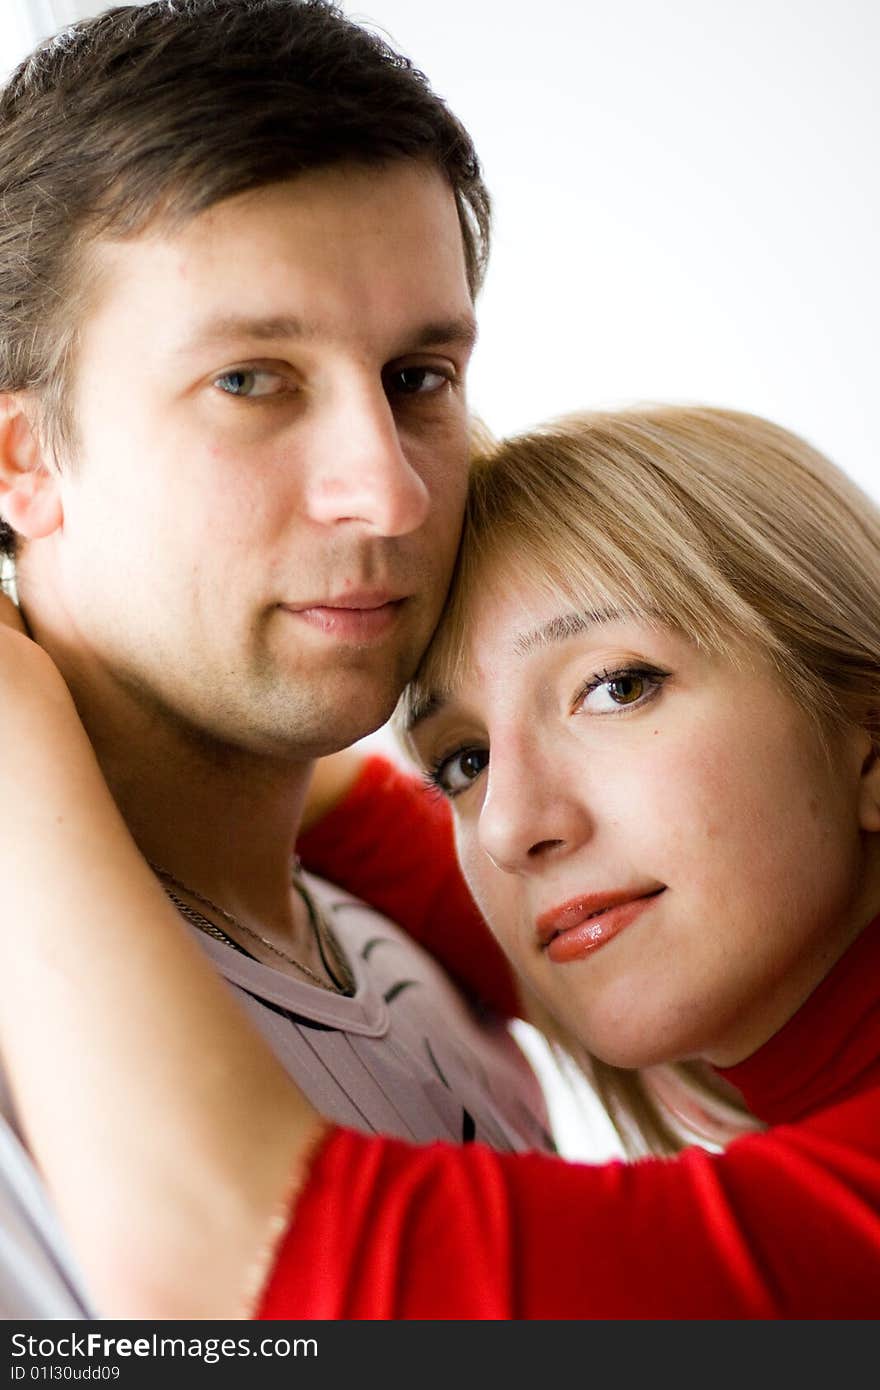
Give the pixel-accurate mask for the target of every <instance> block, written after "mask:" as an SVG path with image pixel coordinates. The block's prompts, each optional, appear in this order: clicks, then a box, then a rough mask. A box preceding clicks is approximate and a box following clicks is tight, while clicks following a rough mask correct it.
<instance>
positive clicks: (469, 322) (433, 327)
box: [410, 314, 477, 352]
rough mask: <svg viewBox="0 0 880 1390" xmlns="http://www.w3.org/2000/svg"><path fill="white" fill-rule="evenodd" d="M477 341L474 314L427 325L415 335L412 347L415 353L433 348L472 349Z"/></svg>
mask: <svg viewBox="0 0 880 1390" xmlns="http://www.w3.org/2000/svg"><path fill="white" fill-rule="evenodd" d="M476 341H477V322H476V319H475V318H474V317H473V315H472V314H462V315H461V316H460V317H459V318H454V319H444V320H442V321H440V322H438V323H426V324H425V325H424V327H423V328H420V329H419V330H418V331H417V332H416V333H415V334H414V335H413V339H412V343H411V345H410V346H411V350H412V351H414V352H418V351H419V349H421V348H432V347H447V346H449V347H463V348H472V347H473V345H474V343H475V342H476Z"/></svg>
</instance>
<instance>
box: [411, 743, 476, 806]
mask: <svg viewBox="0 0 880 1390" xmlns="http://www.w3.org/2000/svg"><path fill="white" fill-rule="evenodd" d="M488 763H489V750H488V748H477V747H463V748H454V749H453V750H452V751H451V752H449V753H441V754H439V755H438V756H437V757H435V758H433V759H432V761H431V763H430V765H429V766H428V768H427V769H426V771H425V774H424V777H425V781H426V782H427V784H428V786H429V787H430V788H431V789H432V790H433V791H438V792H441V793H442V795H443V796H448V797H450V798H453V797H456V796H459V795H460V793H461V792H464V791H467V789H468V787H471V786H473V784H474V782H476V780H477V778H478V777H479V776H480V774H481V772H483V770H484V768H486V767H487V766H488Z"/></svg>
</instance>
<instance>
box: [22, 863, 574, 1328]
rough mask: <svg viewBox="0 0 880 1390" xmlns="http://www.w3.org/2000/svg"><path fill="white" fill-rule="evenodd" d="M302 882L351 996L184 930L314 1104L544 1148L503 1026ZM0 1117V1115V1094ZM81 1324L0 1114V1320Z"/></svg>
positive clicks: (398, 945) (378, 929)
mask: <svg viewBox="0 0 880 1390" xmlns="http://www.w3.org/2000/svg"><path fill="white" fill-rule="evenodd" d="M308 884H309V887H310V889H311V891H312V893H313V895H314V897H315V898H316V900H317V901H318V903H319V904H320V906H321V908H322V910H323V912H324V913H325V915H326V917H327V920H328V921H329V922H330V923H331V925H332V929H333V931H334V934H335V936H336V939H337V941H338V942H339V945H340V947H341V949H342V951H343V953H344V954H345V956H346V958H347V961H348V964H349V967H350V969H351V972H352V975H353V976H354V980H355V984H356V989H355V993H354V995H353V996H352V997H346V996H343V995H337V994H331V993H330V992H329V991H327V990H323V989H319V988H318V987H317V986H314V985H309V984H307V983H305V982H304V981H303V982H300V981H299V980H294V979H291V978H290V977H289V976H287V975H282V974H281V973H279V972H278V971H277V970H273V969H272V968H271V967H270V966H266V965H262V964H260V963H259V962H258V961H253V960H250V959H249V958H248V957H247V956H243V955H241V954H240V953H239V952H237V951H235V950H233V949H232V948H231V947H229V946H226V945H224V944H223V943H222V942H218V941H214V940H213V939H212V938H211V937H208V936H206V935H204V934H203V933H201V932H199V931H198V929H197V928H196V927H193V926H189V928H188V929H189V930H190V931H191V932H192V933H193V935H194V936H195V938H196V939H197V940H198V941H199V942H200V944H201V945H202V947H203V948H204V950H205V952H206V953H207V955H208V956H209V957H210V959H211V960H212V961H213V962H214V964H215V965H216V967H217V969H218V970H219V971H220V973H221V974H222V975H224V976H225V978H226V979H227V980H228V981H229V983H230V985H231V987H232V989H233V991H234V993H235V994H236V996H237V997H238V999H239V1000H240V1002H241V1004H242V1006H243V1007H244V1009H245V1010H246V1012H247V1013H248V1014H249V1016H250V1017H251V1019H252V1020H253V1021H254V1023H255V1024H256V1026H257V1027H258V1028H259V1029H260V1031H261V1033H263V1035H264V1036H265V1037H266V1039H267V1041H268V1042H269V1044H270V1046H271V1047H272V1049H273V1051H274V1052H275V1053H276V1054H277V1056H278V1058H279V1059H280V1061H281V1062H282V1064H283V1065H284V1067H285V1068H286V1069H287V1071H288V1072H289V1074H290V1075H291V1076H292V1077H293V1078H294V1079H295V1080H296V1082H297V1083H298V1085H299V1086H300V1087H301V1088H302V1090H303V1091H304V1092H305V1094H306V1095H307V1096H308V1097H309V1099H310V1100H311V1101H312V1103H313V1104H314V1105H315V1107H316V1108H317V1109H318V1110H320V1111H321V1113H322V1114H324V1115H326V1116H327V1117H328V1118H329V1119H331V1120H334V1121H336V1122H337V1123H339V1124H342V1125H346V1126H348V1127H351V1128H353V1129H357V1130H360V1131H362V1132H366V1133H381V1134H390V1135H395V1136H397V1137H399V1138H403V1139H410V1140H412V1141H414V1142H417V1143H427V1142H430V1141H431V1140H436V1139H446V1140H451V1141H453V1142H457V1143H458V1142H465V1143H467V1142H470V1141H472V1140H475V1141H478V1142H482V1143H486V1144H489V1145H490V1146H491V1147H492V1148H495V1149H499V1150H506V1151H516V1150H524V1149H544V1150H546V1149H550V1148H552V1139H551V1137H550V1134H549V1122H548V1118H547V1111H546V1107H545V1104H544V1099H543V1095H542V1093H541V1089H540V1086H539V1084H538V1081H537V1079H536V1077H535V1075H534V1073H533V1071H532V1070H531V1067H530V1066H529V1064H528V1062H527V1060H526V1058H525V1056H524V1055H523V1053H522V1052H521V1050H520V1048H519V1047H518V1046H517V1044H516V1043H515V1042H514V1040H513V1038H512V1037H511V1035H510V1033H509V1031H508V1030H507V1027H506V1026H505V1025H504V1024H503V1023H500V1022H498V1021H497V1020H489V1019H479V1018H478V1017H477V1015H476V1014H475V1012H474V1011H473V1009H472V1008H471V1007H470V1005H469V1004H468V1003H467V1001H466V1000H465V999H464V998H463V996H462V995H461V993H460V992H459V991H458V990H457V989H456V988H455V987H454V986H453V985H452V983H451V982H450V980H449V977H448V976H447V975H446V974H445V972H444V971H443V970H442V969H441V968H440V967H439V966H438V965H437V964H436V962H435V961H434V960H433V959H432V958H431V957H430V956H428V955H427V954H426V952H424V951H423V950H422V949H421V948H420V947H418V946H416V945H415V944H414V943H413V942H412V941H410V940H409V938H408V937H407V936H406V935H405V934H404V933H403V932H402V931H400V929H399V928H397V927H395V926H394V925H393V924H392V923H391V922H389V921H388V919H387V918H385V917H382V916H381V915H380V914H379V913H377V912H374V911H373V909H372V908H369V907H366V906H365V905H364V904H363V903H361V902H359V901H358V900H357V899H355V898H353V897H351V896H350V895H349V894H347V893H345V892H344V891H343V890H341V889H338V888H335V887H333V886H332V885H330V884H327V883H324V882H322V881H321V880H320V879H316V878H313V877H311V876H310V877H309V878H308ZM4 1099H5V1104H4ZM0 1108H2V1109H3V1113H5V1115H6V1116H7V1119H10V1118H11V1110H10V1107H9V1104H8V1097H5V1098H4V1095H3V1090H2V1086H0ZM186 1161H187V1155H186V1153H185V1152H184V1153H182V1154H181V1162H182V1163H186ZM92 1316H94V1315H93V1314H92V1313H90V1312H89V1307H88V1299H87V1297H86V1295H85V1293H84V1292H83V1285H82V1281H81V1278H80V1276H79V1274H78V1272H77V1269H76V1263H75V1261H74V1260H73V1258H72V1256H71V1254H70V1252H69V1250H68V1248H67V1245H66V1242H65V1240H64V1237H63V1235H62V1233H61V1231H60V1229H59V1227H58V1224H57V1222H56V1220H55V1217H54V1214H53V1212H52V1210H51V1207H50V1205H49V1203H48V1202H47V1200H46V1197H45V1194H44V1191H43V1187H42V1183H41V1181H40V1179H39V1177H38V1175H37V1173H36V1171H35V1169H34V1167H33V1164H32V1163H31V1161H30V1159H29V1157H28V1155H27V1154H26V1152H25V1151H24V1148H23V1146H22V1145H21V1143H20V1141H19V1139H18V1137H17V1135H16V1133H15V1132H14V1130H13V1128H12V1127H11V1126H10V1124H8V1123H6V1122H5V1121H3V1119H2V1118H0V1317H3V1318H4V1319H7V1320H8V1319H22V1320H25V1319H37V1318H89V1317H92Z"/></svg>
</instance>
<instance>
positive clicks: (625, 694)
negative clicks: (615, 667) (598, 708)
mask: <svg viewBox="0 0 880 1390" xmlns="http://www.w3.org/2000/svg"><path fill="white" fill-rule="evenodd" d="M608 693H609V695H610V696H611V698H612V700H613V701H614V703H615V704H616V705H632V704H634V703H635V701H636V700H640V699H641V698H642V696H643V695H644V693H645V678H644V676H639V675H636V674H633V675H629V676H615V677H614V679H613V680H610V681H609V682H608Z"/></svg>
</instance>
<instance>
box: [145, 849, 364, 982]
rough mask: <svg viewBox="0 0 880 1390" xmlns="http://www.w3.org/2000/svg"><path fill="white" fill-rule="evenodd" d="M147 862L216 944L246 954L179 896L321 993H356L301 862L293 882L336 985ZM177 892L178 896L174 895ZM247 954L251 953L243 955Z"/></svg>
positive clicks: (179, 905) (188, 916)
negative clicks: (207, 911) (290, 968)
mask: <svg viewBox="0 0 880 1390" xmlns="http://www.w3.org/2000/svg"><path fill="white" fill-rule="evenodd" d="M147 862H148V863H149V865H150V868H151V869H152V870H153V872H154V873H155V874H156V875H157V876H158V878H159V879H160V880H161V883H162V887H163V888H164V890H165V892H166V894H167V895H168V898H169V899H170V901H171V902H172V903H173V904H174V906H175V907H176V908H177V910H178V912H179V913H180V914H181V916H182V917H185V918H186V920H187V921H188V922H191V923H192V925H193V926H194V927H198V929H199V931H202V932H204V933H205V935H206V936H211V937H213V938H214V940H215V941H222V942H223V943H224V945H226V946H231V947H232V948H233V949H234V950H236V951H239V952H243V947H242V946H240V945H239V943H238V942H237V941H236V940H235V939H234V938H233V937H231V936H229V934H228V933H227V932H225V931H224V930H223V928H222V927H218V926H217V923H216V922H212V921H210V919H209V918H207V917H205V916H204V915H203V914H202V913H201V912H199V911H198V909H197V908H194V907H191V906H190V904H189V903H185V902H183V901H182V900H181V899H180V898H179V897H178V896H177V894H178V892H179V893H186V895H187V897H190V898H195V900H196V902H199V903H201V904H202V906H203V907H207V908H209V909H210V911H211V912H215V913H216V914H217V916H218V917H222V918H223V920H224V922H228V923H229V925H230V926H231V927H232V928H234V930H235V931H239V932H241V933H242V934H243V935H244V936H249V937H250V938H251V939H252V940H253V941H259V943H260V944H261V945H262V946H265V947H266V950H267V951H271V952H272V953H273V955H276V956H278V957H279V958H280V959H281V960H284V961H287V963H288V964H289V965H293V966H295V967H296V969H297V970H301V971H302V973H303V974H304V975H306V976H308V978H309V979H310V980H312V981H313V982H314V983H315V984H316V985H318V986H320V988H321V989H324V990H327V991H329V992H330V993H332V994H353V993H354V980H353V979H352V975H351V971H350V970H349V968H348V965H347V964H346V962H345V960H344V958H343V956H342V953H341V951H340V949H339V947H338V946H337V944H336V941H335V939H334V937H333V933H332V931H331V930H330V926H329V924H328V923H327V921H326V919H325V918H324V915H323V913H322V912H321V910H320V908H319V907H318V905H317V903H316V902H315V900H314V898H313V897H312V895H311V893H310V892H309V890H308V888H307V887H306V885H305V884H304V883H303V882H302V880H301V878H300V863H299V859H295V860H294V864H293V873H292V877H291V882H292V884H293V887H294V888H295V889H296V891H297V893H299V895H300V897H301V898H302V900H303V902H304V903H305V905H306V911H307V913H308V916H309V926H310V927H311V930H312V935H313V937H314V939H315V945H316V946H317V948H318V952H319V954H320V956H321V960H322V962H323V964H324V969H325V970H326V971H327V974H328V975H329V976H330V979H331V980H332V982H333V983H332V984H328V983H327V981H326V980H324V979H322V978H321V976H320V975H318V974H317V973H316V972H315V971H314V970H312V969H310V967H309V966H308V965H305V964H304V963H303V962H302V961H301V960H297V959H296V958H295V957H294V956H291V955H288V954H287V952H286V951H282V950H281V948H280V946H276V945H275V944H274V942H272V941H268V940H267V939H266V937H265V936H261V935H260V933H259V932H256V931H254V929H253V927H249V926H247V925H246V924H245V923H244V922H240V921H239V920H238V918H237V917H233V915H232V913H231V912H227V911H226V908H225V907H220V906H219V905H218V904H217V903H215V902H212V901H211V899H210V898H206V897H205V895H204V893H199V892H197V891H196V889H195V888H190V887H189V885H188V884H186V883H181V881H180V879H179V878H175V876H174V874H172V873H170V872H169V870H168V869H163V868H162V866H161V865H160V864H154V863H153V862H152V860H148V861H147ZM175 889H176V890H177V892H175V891H174V890H175ZM244 954H249V953H248V952H244ZM328 955H330V956H332V957H333V961H334V963H335V967H336V968H335V969H334V967H333V965H331V964H330V960H329V959H328Z"/></svg>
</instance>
